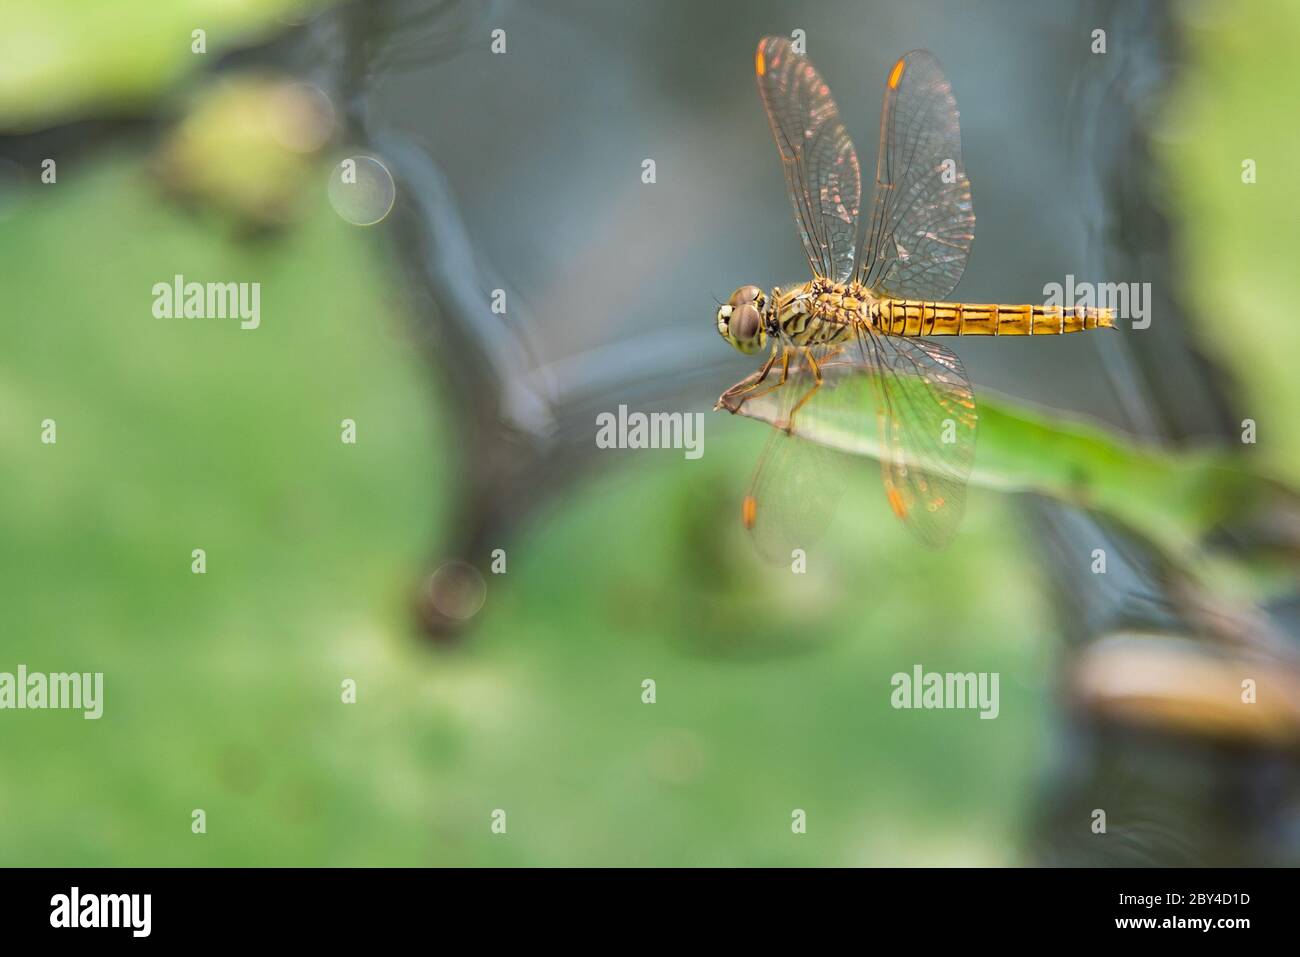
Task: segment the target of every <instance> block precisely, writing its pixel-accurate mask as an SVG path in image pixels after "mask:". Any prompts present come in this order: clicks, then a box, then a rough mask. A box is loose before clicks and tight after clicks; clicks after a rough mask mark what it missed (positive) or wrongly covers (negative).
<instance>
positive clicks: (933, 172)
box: [858, 50, 975, 300]
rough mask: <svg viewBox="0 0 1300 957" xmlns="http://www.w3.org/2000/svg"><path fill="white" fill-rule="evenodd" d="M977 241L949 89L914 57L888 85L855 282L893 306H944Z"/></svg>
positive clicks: (905, 59) (933, 62) (933, 64)
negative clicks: (925, 302) (912, 302)
mask: <svg viewBox="0 0 1300 957" xmlns="http://www.w3.org/2000/svg"><path fill="white" fill-rule="evenodd" d="M974 237H975V212H974V209H973V208H972V207H971V195H970V181H969V180H968V179H967V178H966V171H965V167H964V166H963V164H962V156H961V126H960V124H959V122H958V115H957V102H956V100H954V99H953V95H952V86H951V85H950V84H949V83H948V80H947V78H946V77H945V76H944V74H943V68H942V67H941V66H940V65H939V61H938V60H937V59H936V58H935V56H934V54H932V53H930V52H928V51H926V50H913V51H912V52H911V53H906V54H904V55H903V56H902V58H900V59H899V60H898V62H897V63H896V64H895V65H894V68H893V69H892V70H891V71H890V74H889V78H888V80H887V81H886V83H885V101H884V105H883V107H882V108H881V114H880V153H879V155H878V156H877V159H876V192H875V197H874V200H873V202H872V208H871V219H870V221H869V223H868V225H867V229H866V238H865V239H864V240H863V243H862V265H861V267H860V269H859V272H858V280H859V281H860V282H861V283H863V285H865V286H868V287H869V288H871V289H874V290H876V291H877V292H880V293H883V294H884V295H886V296H890V297H892V298H895V299H931V300H933V299H944V298H946V297H947V296H948V295H949V294H951V293H952V291H953V289H954V288H955V287H956V285H957V282H958V280H960V279H961V276H962V273H963V272H964V271H965V269H966V260H967V259H968V258H969V256H970V247H971V241H972V240H973V239H974Z"/></svg>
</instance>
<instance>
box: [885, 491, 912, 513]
mask: <svg viewBox="0 0 1300 957" xmlns="http://www.w3.org/2000/svg"><path fill="white" fill-rule="evenodd" d="M885 494H886V495H887V496H888V497H889V507H890V508H892V509H893V510H894V514H895V515H897V516H898V517H899V518H907V505H906V504H905V503H904V502H903V496H902V493H900V492H899V491H898V489H896V488H894V486H892V485H890V486H889V487H888V488H886V489H885Z"/></svg>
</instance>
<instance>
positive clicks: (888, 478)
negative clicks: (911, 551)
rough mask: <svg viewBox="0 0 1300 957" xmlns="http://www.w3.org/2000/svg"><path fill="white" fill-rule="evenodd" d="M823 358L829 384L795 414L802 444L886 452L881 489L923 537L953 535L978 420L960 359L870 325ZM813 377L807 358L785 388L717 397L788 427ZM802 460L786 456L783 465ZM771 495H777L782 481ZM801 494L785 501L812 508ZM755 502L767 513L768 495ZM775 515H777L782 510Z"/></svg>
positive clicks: (833, 482) (835, 483) (837, 478)
mask: <svg viewBox="0 0 1300 957" xmlns="http://www.w3.org/2000/svg"><path fill="white" fill-rule="evenodd" d="M820 366H821V372H822V376H823V380H824V384H823V385H822V387H821V388H820V389H819V390H818V391H817V392H816V393H815V394H814V395H813V397H812V399H810V400H809V401H808V402H807V403H806V404H805V405H804V406H803V407H802V408H801V409H799V411H798V412H797V414H796V416H795V421H794V425H793V429H792V434H793V436H795V437H796V438H798V439H802V440H803V441H802V442H800V443H798V444H800V445H819V446H823V447H825V448H827V449H831V450H838V451H840V452H849V453H853V454H856V455H870V456H872V457H874V458H878V459H880V466H881V475H882V478H883V480H884V485H885V496H886V499H887V501H888V502H889V506H890V508H891V509H892V510H893V512H894V514H895V515H897V516H898V517H899V519H901V520H902V522H903V524H904V525H906V526H907V528H908V529H910V530H911V531H912V533H913V534H915V535H916V536H917V537H918V538H919V539H920V540H921V541H923V542H924V543H926V544H927V545H931V546H935V547H940V546H943V545H945V544H947V542H948V541H949V540H950V539H951V538H952V535H953V533H954V532H955V531H956V530H957V527H958V525H960V524H961V519H962V515H963V513H964V512H965V507H966V483H967V481H968V479H969V478H970V471H971V466H972V465H973V463H974V459H975V436H976V432H977V426H978V416H977V413H976V409H975V399H974V394H973V391H972V390H971V386H970V381H969V380H968V379H967V378H966V373H965V371H964V370H963V369H962V366H961V361H960V360H959V359H958V358H957V357H956V356H955V355H954V354H953V353H952V352H950V351H949V350H948V349H946V348H945V347H943V346H941V345H939V344H938V343H936V342H933V341H931V340H925V339H909V338H903V337H899V336H884V335H877V334H876V333H873V332H871V331H870V330H866V329H864V330H863V331H862V332H861V334H860V338H859V339H858V341H857V342H856V343H854V344H852V345H850V346H846V347H840V348H838V349H836V350H832V351H831V352H830V353H829V354H828V355H827V356H825V357H824V358H823V359H822V360H820ZM811 385H812V375H811V372H810V370H808V369H806V368H804V367H803V364H802V362H801V363H800V365H799V366H798V367H795V366H794V365H792V366H791V373H790V378H789V380H788V381H787V384H786V385H785V386H783V387H782V388H780V389H777V390H775V391H773V392H770V393H767V394H764V395H758V394H757V393H756V397H755V398H753V399H750V400H746V401H743V402H742V401H741V399H742V396H740V395H732V392H734V390H729V392H728V393H726V394H724V397H723V400H722V401H721V402H720V405H721V407H723V408H727V409H728V410H729V411H733V412H738V413H739V414H741V415H745V416H748V417H750V418H754V419H759V420H760V421H764V422H768V423H769V424H773V425H778V426H783V425H784V424H785V423H786V422H787V421H788V418H789V410H790V406H791V402H792V401H793V400H796V399H797V398H798V397H799V396H802V395H803V394H804V393H805V392H806V391H807V389H808V388H809V387H811ZM760 391H761V390H760ZM728 396H731V397H730V398H728ZM783 439H784V440H786V441H787V442H788V441H789V439H787V438H786V436H785V435H784V433H778V435H777V436H776V437H774V438H773V440H772V441H771V442H770V443H769V445H770V446H771V445H777V446H779V444H780V442H781V440H783ZM774 456H775V452H770V453H769V457H774ZM798 465H799V463H797V462H792V463H790V464H786V463H782V467H783V468H785V469H787V470H788V469H789V468H792V467H796V466H798ZM814 468H816V466H815V465H814ZM762 469H763V465H762V464H760V472H761V471H762ZM840 471H841V472H842V467H841V468H840ZM755 478H756V482H755V485H756V487H757V486H758V481H757V480H758V479H759V478H761V476H760V475H759V474H758V473H756V476H755ZM798 481H801V482H804V483H811V484H812V486H813V487H814V489H815V488H816V487H817V485H818V477H817V475H816V474H815V473H814V474H813V475H811V476H810V477H809V476H805V477H801V478H800V479H799V480H798ZM767 482H768V484H770V480H767ZM842 486H843V482H842V479H841V475H840V474H838V473H836V474H832V475H831V478H830V479H829V481H828V488H830V489H831V490H832V491H833V490H834V489H835V488H836V487H838V488H842ZM790 494H792V493H787V497H788V496H789V495H790ZM836 494H837V495H838V493H836ZM767 495H768V497H769V498H770V499H772V500H773V501H777V502H778V503H780V502H781V492H780V490H777V491H775V492H768V493H767ZM800 496H801V498H800V503H801V502H802V501H803V499H804V498H805V497H806V496H804V495H803V493H802V491H801V492H800ZM800 503H794V504H793V506H792V505H790V504H783V505H781V506H780V507H782V508H786V509H789V510H790V511H791V514H795V513H796V510H797V508H799V507H807V506H803V505H801V504H800ZM757 506H758V509H759V516H758V517H763V516H762V511H761V510H762V508H763V506H764V502H763V500H762V499H759V500H758V502H757ZM769 521H772V522H774V523H778V524H779V523H780V522H781V521H783V519H781V518H780V517H778V518H776V519H769Z"/></svg>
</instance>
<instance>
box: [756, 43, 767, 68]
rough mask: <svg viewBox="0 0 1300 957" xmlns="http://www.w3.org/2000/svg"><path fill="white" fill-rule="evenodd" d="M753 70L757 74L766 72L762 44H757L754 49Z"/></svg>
mask: <svg viewBox="0 0 1300 957" xmlns="http://www.w3.org/2000/svg"><path fill="white" fill-rule="evenodd" d="M754 72H755V73H757V74H758V75H759V76H762V75H763V74H764V73H766V72H767V61H766V60H764V59H763V46H762V44H759V47H758V49H757V50H755V51H754Z"/></svg>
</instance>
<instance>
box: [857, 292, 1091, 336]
mask: <svg viewBox="0 0 1300 957" xmlns="http://www.w3.org/2000/svg"><path fill="white" fill-rule="evenodd" d="M871 313H872V321H873V322H874V323H875V324H876V326H877V327H878V328H880V330H881V331H883V332H888V333H891V334H893V335H896V336H1043V335H1052V336H1055V335H1065V334H1069V333H1072V332H1085V331H1087V330H1089V329H1097V328H1114V326H1115V316H1114V313H1113V312H1112V311H1111V310H1110V309H1086V308H1084V307H1082V306H1079V307H1074V308H1063V307H1061V306H1035V305H1018V306H1007V305H999V304H996V303H963V302H928V301H924V300H920V299H882V300H880V301H879V302H877V303H876V304H875V306H874V307H873V308H872V309H871Z"/></svg>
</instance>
